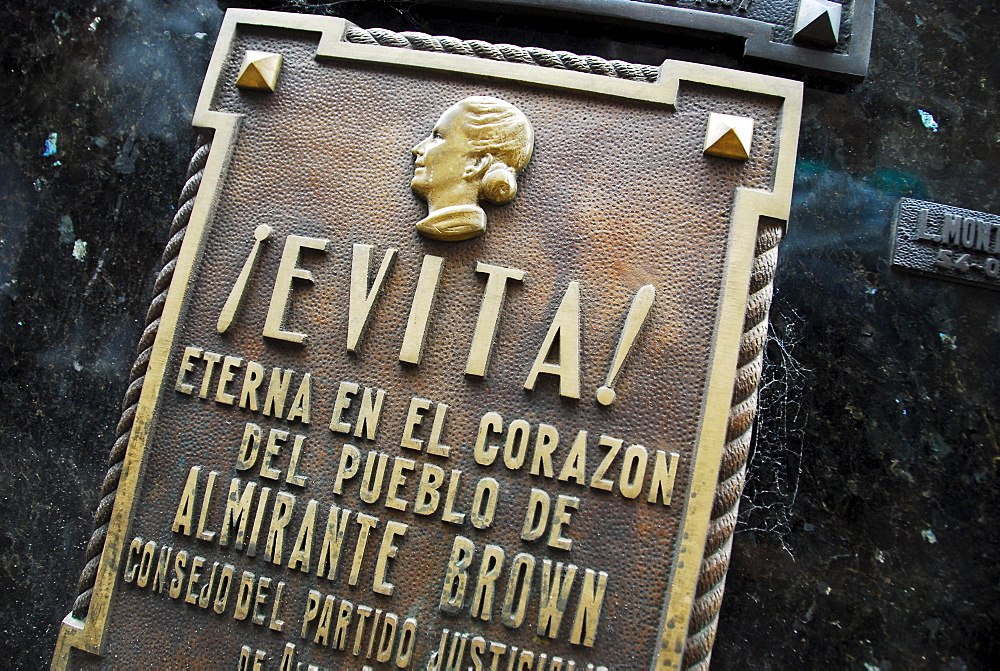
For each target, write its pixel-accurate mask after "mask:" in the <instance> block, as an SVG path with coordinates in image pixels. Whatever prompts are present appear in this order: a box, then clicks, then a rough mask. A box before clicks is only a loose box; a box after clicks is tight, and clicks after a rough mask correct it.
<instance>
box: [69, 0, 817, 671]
mask: <svg viewBox="0 0 1000 671" xmlns="http://www.w3.org/2000/svg"><path fill="white" fill-rule="evenodd" d="M346 30H347V24H346V22H344V21H343V20H340V19H332V18H319V17H302V16H288V15H279V14H272V13H256V12H246V11H232V12H230V13H229V14H228V15H227V19H226V22H225V24H224V26H223V30H222V35H221V36H220V39H219V42H218V47H217V49H216V52H215V56H214V58H213V61H212V65H211V66H210V70H209V74H208V76H207V78H206V84H205V88H204V89H203V92H202V97H201V99H200V101H199V105H198V109H197V112H196V116H195V123H196V125H199V126H202V127H205V128H208V129H212V130H214V133H215V136H214V140H213V144H212V151H211V154H210V155H209V156H208V158H207V162H206V163H205V167H204V178H203V179H202V181H201V186H200V189H199V192H198V196H197V198H196V200H195V201H194V209H193V210H192V212H191V219H190V222H189V224H188V227H187V233H186V234H185V236H184V243H183V247H182V248H181V250H180V254H179V256H178V258H177V262H176V267H175V268H174V269H173V273H174V274H173V280H172V283H171V290H170V293H169V295H168V297H167V299H166V302H165V304H164V307H163V313H162V316H161V319H160V323H159V329H158V332H157V337H156V343H155V345H154V346H153V350H152V353H151V356H150V362H149V369H148V371H147V373H146V378H145V382H144V385H143V392H142V399H141V401H140V404H139V407H138V409H137V411H136V415H135V425H134V427H133V430H132V434H131V439H130V444H129V448H128V453H127V455H126V457H125V461H124V465H123V469H122V474H121V480H120V484H119V486H118V495H117V500H116V503H115V508H114V512H113V514H112V519H111V524H110V526H109V529H108V534H107V540H106V544H105V547H104V552H103V555H102V557H101V562H100V571H99V573H98V574H97V579H96V583H95V586H94V588H93V596H92V598H91V601H90V604H89V610H88V611H87V615H86V619H85V620H80V619H76V618H73V617H69V618H67V620H66V621H65V623H64V626H63V630H62V632H61V636H60V642H59V646H58V648H57V651H56V655H55V659H54V665H55V666H57V667H64V666H72V667H74V668H76V667H84V668H86V667H91V666H92V667H102V666H111V665H115V666H119V667H122V668H135V667H144V666H150V665H157V666H160V667H182V666H183V667H197V666H216V665H231V664H237V665H238V666H240V668H255V665H256V664H259V665H261V667H262V668H279V667H281V665H282V664H287V665H288V666H287V667H285V668H296V667H295V665H296V664H298V663H300V662H301V663H304V664H311V665H316V666H317V667H319V668H360V667H361V666H363V665H368V666H372V667H373V668H375V667H382V668H391V667H396V668H446V667H447V668H451V667H452V666H453V665H454V666H456V667H458V666H460V667H462V668H464V667H465V666H466V665H468V664H474V663H475V661H474V656H476V657H478V658H479V659H481V660H482V662H483V663H484V664H491V663H492V661H493V660H497V663H498V664H501V665H502V666H503V667H504V668H506V667H508V666H510V665H513V668H529V667H530V668H545V669H554V668H590V667H591V666H592V667H593V668H600V667H605V668H647V667H656V668H678V667H680V666H681V664H682V659H683V655H684V645H685V637H686V634H687V629H688V627H687V624H688V620H689V618H690V616H691V602H692V600H693V599H694V598H695V594H696V582H697V581H698V578H699V572H700V571H701V568H702V567H701V558H702V553H703V551H704V548H705V546H706V533H707V530H708V523H709V519H710V517H711V516H712V514H713V511H712V508H713V497H714V495H715V492H716V484H717V478H718V474H719V472H720V462H721V459H722V455H723V445H724V444H725V442H726V441H727V440H728V439H729V438H728V437H727V427H729V426H730V404H731V400H732V399H733V395H734V372H735V371H736V369H737V366H738V365H740V366H742V365H743V364H744V363H745V362H742V361H738V353H740V351H741V343H740V336H741V333H742V332H743V326H744V313H745V310H746V307H747V298H748V287H749V286H751V276H750V275H751V264H752V262H753V260H754V255H755V251H754V248H755V243H758V226H762V227H772V224H773V222H774V220H784V219H785V218H787V212H788V206H789V197H790V188H791V170H792V167H793V164H794V149H795V143H796V138H797V126H798V117H799V105H800V96H801V88H800V86H799V85H797V84H794V83H791V82H787V81H784V80H779V79H774V78H767V77H759V76H753V75H746V74H742V73H734V72H729V71H724V70H720V69H718V68H711V67H706V66H693V65H690V64H683V63H676V62H667V63H665V64H664V65H663V66H662V68H661V73H660V80H659V81H658V82H656V83H640V82H632V81H622V80H615V79H611V78H607V77H599V76H594V75H587V74H582V73H575V72H565V71H559V70H555V69H548V68H542V67H537V66H533V65H526V64H509V63H497V62H492V61H485V60H483V59H477V58H470V57H465V56H453V55H447V54H435V53H417V52H410V51H404V50H399V49H393V48H387V47H381V46H365V45H352V44H347V43H345V42H344V41H343V36H344V34H345V31H346ZM247 52H255V53H254V55H252V57H251V58H249V59H247V57H246V54H247ZM258 54H280V56H281V58H280V59H274V58H273V57H272V56H267V55H265V56H258ZM261 58H263V59H270V60H269V62H270V63H274V62H275V61H277V63H278V65H277V68H278V69H279V70H280V72H273V74H274V75H275V76H274V77H271V78H268V77H265V76H264V74H265V73H263V72H259V73H258V74H260V75H261V79H262V80H264V81H265V82H270V83H271V84H272V85H268V86H249V87H247V86H240V85H239V80H240V79H242V76H243V75H245V74H246V64H247V62H250V63H253V62H257V61H259V60H260V59H261ZM470 96H477V97H478V96H486V97H488V98H490V99H501V100H504V101H508V102H509V103H510V105H512V106H515V107H516V109H518V110H520V111H521V112H522V113H523V115H524V116H525V117H526V118H528V119H530V121H531V125H532V127H533V128H534V154H533V156H532V157H531V162H530V163H527V159H525V161H524V162H525V163H527V165H526V166H525V165H520V166H515V165H510V164H509V163H507V162H506V161H504V163H506V164H507V165H508V166H509V167H510V168H511V169H513V170H521V174H520V175H518V187H517V188H518V190H519V192H520V195H519V196H518V197H517V198H516V199H514V200H512V201H511V202H509V203H507V204H505V205H501V206H494V205H490V204H487V205H486V206H485V207H484V211H485V212H486V214H487V216H488V217H489V219H490V226H489V228H488V230H487V231H486V232H485V233H483V234H482V235H479V236H478V237H475V238H473V239H470V240H464V241H438V240H434V239H429V238H427V237H425V236H423V235H421V234H420V233H419V232H418V231H417V230H415V229H414V226H413V222H415V221H418V220H420V219H422V218H423V216H424V215H423V212H424V207H425V206H424V203H423V201H422V200H421V199H420V198H419V197H418V196H417V195H416V194H415V193H413V191H412V190H411V182H412V181H414V180H415V175H414V172H413V168H414V155H413V154H412V153H411V149H412V148H414V147H415V146H419V145H418V143H419V142H420V140H421V138H424V137H426V136H427V135H428V134H430V133H432V132H433V128H434V126H435V123H436V122H437V121H438V118H439V116H440V113H441V110H442V109H445V108H448V107H449V106H450V105H452V104H453V103H454V102H455V101H461V100H465V99H467V98H469V97H470ZM713 114H717V115H725V116H726V117H729V118H730V119H731V120H730V123H732V124H734V126H733V127H732V128H730V130H732V137H729V139H725V140H724V141H723V145H725V146H726V147H728V151H727V152H722V153H721V155H720V153H719V152H716V153H715V154H713V153H712V152H709V151H708V149H709V148H710V147H712V146H716V145H717V144H718V143H719V141H720V140H723V139H724V138H727V137H728V133H729V131H726V130H724V131H722V134H721V135H718V137H716V134H717V133H716V131H717V130H718V129H717V128H716V129H715V131H713V127H712V124H711V123H710V121H709V120H710V118H711V115H713ZM732 119H744V120H745V119H752V120H753V123H752V125H750V124H746V123H744V122H739V123H737V122H736V121H732ZM717 120H718V119H717ZM737 128H738V129H739V130H736V129H737ZM748 128H751V129H752V130H748ZM747 132H750V133H752V138H748V137H746V133H747ZM734 142H735V143H736V144H735V145H733V143H734ZM733 146H738V147H739V148H740V149H741V152H735V153H734V150H733ZM490 151H492V152H493V153H490ZM487 154H488V155H489V156H490V157H491V158H490V159H489V160H486V161H484V162H485V163H490V164H491V165H492V164H494V163H496V162H497V161H499V160H500V159H501V158H502V157H500V156H499V152H498V150H497V149H496V148H495V147H493V148H492V150H490V149H488V150H487ZM419 161H420V157H419V152H418V156H417V166H418V167H420V166H419ZM476 165H478V159H477V160H474V161H472V163H470V167H472V168H473V170H472V172H471V173H470V176H471V177H475V178H476V179H478V173H477V171H476V169H475V166H476ZM423 167H425V168H426V165H425V166H423ZM487 170H488V166H487ZM464 174H465V173H464V170H463V171H461V174H460V176H464ZM426 176H427V175H426V174H424V175H422V177H426ZM473 204H474V203H473ZM765 222H766V223H765ZM736 387H737V391H738V392H739V391H741V390H740V389H739V380H737V384H736ZM743 391H745V390H743ZM560 665H561V666H560Z"/></svg>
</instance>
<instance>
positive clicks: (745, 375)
mask: <svg viewBox="0 0 1000 671" xmlns="http://www.w3.org/2000/svg"><path fill="white" fill-rule="evenodd" d="M346 37H347V41H348V42H353V43H355V44H377V45H381V46H388V47H395V48H399V49H416V50H420V51H436V52H441V53H448V54H456V55H461V56H471V57H476V58H487V59H490V60H495V61H505V62H510V63H525V64H529V65H539V66H541V67H549V68H557V69H564V70H574V71H577V72H586V73H590V74H596V75H602V76H606V77H617V78H621V79H630V80H634V81H645V82H655V81H656V80H657V78H658V77H659V68H657V67H654V66H651V65H637V64H634V63H628V62H626V61H620V60H606V59H603V58H599V57H597V56H580V55H577V54H573V53H570V52H568V51H549V50H548V49H541V48H538V47H519V46H516V45H512V44H490V43H489V42H483V41H481V40H459V39H457V38H454V37H447V36H432V35H428V34H426V33H419V32H403V33H397V32H393V31H390V30H384V29H380V28H373V29H370V30H366V29H363V28H358V27H357V26H353V25H350V26H349V27H348V29H347V35H346ZM211 146H212V145H211V140H210V139H208V138H204V139H203V140H202V141H201V142H200V144H199V147H198V149H197V150H196V151H195V153H194V156H193V157H192V158H191V163H190V165H189V167H188V179H187V182H186V183H185V185H184V188H183V189H182V191H181V196H180V199H179V204H178V208H177V213H176V214H175V215H174V219H173V223H172V225H171V227H170V240H169V242H167V246H166V249H165V250H164V253H163V260H162V269H161V270H160V273H159V275H158V276H157V278H156V283H155V285H154V289H153V291H154V294H155V298H153V301H152V303H151V304H150V307H149V311H148V312H147V313H146V329H145V331H144V332H143V334H142V338H141V339H140V340H139V347H138V350H139V353H138V357H137V358H136V361H135V363H134V364H133V366H132V371H131V373H130V376H129V386H128V390H127V391H126V392H125V399H124V401H123V404H122V405H123V411H122V416H121V419H120V420H119V422H118V428H117V438H116V440H115V443H114V446H113V447H112V448H111V455H110V457H109V467H108V472H107V475H106V476H105V479H104V485H103V487H102V489H101V502H100V504H98V507H97V512H96V514H95V516H94V532H93V534H92V535H91V538H90V543H89V544H88V545H87V555H86V562H87V563H86V566H85V567H84V569H83V574H82V575H81V576H80V583H79V596H78V597H77V598H76V602H75V603H74V605H73V616H74V617H76V618H79V619H83V618H85V617H86V616H87V612H88V610H89V608H90V599H91V596H92V595H93V589H94V580H95V578H96V576H97V569H98V566H99V565H100V559H101V553H102V552H103V550H104V543H105V540H106V538H107V531H108V522H109V521H110V519H111V510H112V507H113V504H114V501H115V495H116V494H117V491H118V481H119V478H120V476H121V469H122V463H123V461H124V459H125V449H126V447H127V446H128V441H129V436H130V435H131V431H132V424H133V421H134V419H135V412H136V408H137V406H138V402H139V396H140V395H141V393H142V385H143V382H144V380H145V374H146V367H147V366H148V364H149V356H150V353H151V351H152V346H153V340H154V339H155V337H156V332H157V329H158V328H159V324H160V315H161V314H162V312H163V305H164V303H165V302H166V297H167V288H168V287H169V286H170V280H171V278H172V277H173V272H174V268H175V267H176V264H177V255H178V253H179V252H180V247H181V243H182V242H183V240H184V233H185V231H186V230H187V224H188V221H189V220H190V218H191V210H192V209H193V207H194V198H195V195H196V194H197V192H198V187H199V186H200V185H201V179H202V176H203V175H204V168H205V162H206V161H207V159H208V154H209V151H210V149H211ZM782 234H783V227H782V224H781V223H780V222H776V221H772V220H768V221H765V222H762V223H761V225H760V227H759V228H758V232H757V241H756V246H755V249H754V260H753V269H752V271H751V278H750V295H749V298H748V300H747V309H746V314H745V317H744V322H743V333H742V335H741V337H740V352H739V360H738V367H737V372H736V380H735V384H734V386H733V398H732V403H731V408H730V412H729V423H728V426H727V431H726V445H725V448H724V450H723V456H722V464H721V466H720V469H719V481H718V485H717V487H716V492H715V499H714V501H713V505H712V517H711V522H710V524H709V529H708V537H707V540H706V543H705V556H704V559H703V560H702V565H701V570H700V572H699V575H698V584H697V589H696V592H695V600H694V604H693V606H692V609H691V620H690V624H689V626H688V638H687V641H686V643H685V646H684V667H685V668H686V669H692V670H695V671H703V670H705V669H707V668H708V666H709V663H710V661H711V656H712V644H713V643H714V642H715V634H716V630H717V627H718V623H719V608H720V606H721V604H722V595H723V592H724V590H725V581H726V572H727V571H728V569H729V559H730V556H731V553H732V543H733V532H734V531H735V528H736V518H737V513H738V510H739V502H740V497H741V496H742V494H743V486H744V482H745V478H746V462H747V456H748V454H749V450H750V437H751V433H752V430H753V423H754V419H755V417H756V415H757V385H758V383H759V382H760V374H761V365H762V360H763V351H764V344H765V342H766V340H767V315H768V310H769V309H770V306H771V298H772V296H773V291H774V285H773V280H774V271H775V266H776V264H777V258H778V243H779V242H780V241H781V237H782Z"/></svg>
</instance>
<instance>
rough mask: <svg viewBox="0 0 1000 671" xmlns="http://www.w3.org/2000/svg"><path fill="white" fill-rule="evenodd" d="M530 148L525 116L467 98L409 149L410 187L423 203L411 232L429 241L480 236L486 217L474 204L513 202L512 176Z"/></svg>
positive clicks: (497, 103)
mask: <svg viewBox="0 0 1000 671" xmlns="http://www.w3.org/2000/svg"><path fill="white" fill-rule="evenodd" d="M533 148H534V131H533V130H532V128H531V123H530V122H529V121H528V117H526V116H525V115H524V113H523V112H522V111H521V110H519V109H518V108H517V107H515V106H514V105H512V104H510V103H509V102H507V101H505V100H501V99H500V98H493V97H489V96H471V97H468V98H465V99H463V100H460V101H459V102H457V103H455V104H454V105H452V106H451V107H449V108H448V109H447V110H445V112H444V114H442V115H441V118H440V119H438V121H437V123H436V124H435V125H434V130H433V131H431V134H430V135H429V136H427V137H426V138H424V140H422V141H421V142H420V143H419V144H417V146H415V147H414V148H413V150H412V151H413V155H414V157H415V161H414V170H413V180H412V181H411V182H410V186H411V187H412V188H413V190H414V191H415V192H416V193H417V194H419V195H420V196H422V197H423V198H424V200H426V201H427V216H426V217H425V218H423V219H421V220H420V221H418V222H417V230H418V231H420V232H421V233H422V234H423V235H426V236H427V237H429V238H434V239H435V240H449V241H458V240H468V239H470V238H474V237H476V236H477V235H481V234H482V233H483V232H484V231H485V230H486V212H485V211H484V210H483V208H481V207H479V201H480V200H485V201H487V202H490V203H494V204H496V205H502V204H504V203H509V202H510V201H511V200H513V199H514V196H515V195H517V175H518V173H519V172H520V171H521V170H523V169H524V167H525V166H526V165H527V164H528V161H529V160H530V159H531V152H532V149H533Z"/></svg>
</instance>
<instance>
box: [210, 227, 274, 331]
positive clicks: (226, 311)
mask: <svg viewBox="0 0 1000 671" xmlns="http://www.w3.org/2000/svg"><path fill="white" fill-rule="evenodd" d="M253 237H254V243H253V249H251V250H250V255H249V256H247V260H246V261H244V263H243V270H241V271H240V276H239V277H237V278H236V284H234V285H233V290H232V291H231V292H229V298H227V299H226V304H225V305H223V306H222V312H221V313H220V314H219V323H218V324H216V326H215V328H216V330H217V331H218V332H219V333H225V332H226V331H227V330H228V329H229V326H230V325H231V324H232V323H233V317H235V316H236V311H237V310H239V309H240V303H241V302H243V294H244V292H245V291H246V288H247V282H248V281H250V273H252V272H253V268H254V266H255V265H257V257H258V256H260V247H261V243H263V242H264V241H265V240H267V239H268V238H270V237H271V227H270V226H268V225H267V224H261V225H260V226H258V227H257V228H256V229H255V230H254V232H253Z"/></svg>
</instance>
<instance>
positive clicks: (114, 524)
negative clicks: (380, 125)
mask: <svg viewBox="0 0 1000 671" xmlns="http://www.w3.org/2000/svg"><path fill="white" fill-rule="evenodd" d="M239 25H258V26H269V27H277V28H284V29H290V30H301V31H307V32H313V33H320V40H319V45H318V47H317V50H316V56H317V57H318V58H321V57H326V58H336V59H344V60H354V61H367V62H378V63H385V64H391V65H392V66H393V67H413V68H422V69H427V70H437V71H447V72H459V73H465V74H470V75H479V76H483V77H492V78H497V79H505V80H515V81H522V82H527V83H532V84H536V85H541V86H548V87H554V88H561V89H574V90H586V91H590V92H593V93H598V94H604V95H609V96H614V97H621V98H629V99H634V100H645V101H650V102H655V103H661V104H664V105H668V106H673V105H674V103H675V101H676V99H677V91H678V87H679V85H680V82H681V81H686V82H693V83H701V84H709V85H712V86H718V87H723V88H732V89H737V90H741V91H748V92H752V93H759V94H763V95H767V96H773V97H775V98H778V99H782V100H783V101H784V103H783V105H782V109H781V114H780V119H779V131H778V146H777V148H776V152H777V157H776V165H775V171H774V184H773V185H772V189H771V190H770V191H762V190H756V189H746V188H739V189H737V193H736V197H735V203H734V207H733V219H732V222H733V225H732V227H731V232H730V240H729V244H730V253H729V255H728V260H727V264H726V268H725V275H724V278H723V296H722V301H721V307H720V310H719V314H718V320H719V322H718V324H719V328H718V333H717V337H716V341H715V343H714V345H713V347H712V350H711V354H710V357H711V359H710V367H709V372H708V379H707V385H708V393H707V394H706V397H705V402H704V406H703V409H702V419H701V425H700V428H699V438H698V446H697V452H696V459H695V462H694V471H693V473H692V478H691V483H692V484H691V491H690V493H689V497H688V503H687V506H686V509H685V511H684V516H683V519H682V526H681V529H680V532H679V538H680V539H681V544H680V548H679V552H678V561H677V563H676V569H675V570H674V574H673V576H672V578H671V581H670V585H671V587H670V591H669V594H668V596H667V603H666V607H665V611H664V616H663V624H662V627H661V635H660V646H659V655H658V657H657V659H656V661H655V663H654V664H653V666H652V668H655V669H678V668H680V666H681V664H682V661H683V655H684V641H685V638H686V635H687V626H688V620H689V618H690V611H691V604H692V602H693V600H694V594H695V587H696V582H697V579H698V572H699V570H700V567H701V560H702V555H703V553H704V547H705V538H706V535H707V532H708V524H709V521H710V517H711V510H712V499H713V497H714V493H715V487H716V480H717V477H718V472H719V464H720V460H721V456H722V449H723V446H724V444H725V437H726V435H725V434H726V425H727V422H728V418H729V402H730V399H731V396H732V386H733V376H734V372H735V370H736V364H737V355H738V352H739V341H740V334H741V327H742V324H743V313H744V309H745V306H746V300H747V291H748V287H749V279H750V267H751V264H752V261H753V250H754V240H755V237H756V231H757V223H758V218H759V217H761V216H766V217H772V218H775V219H780V220H787V218H788V210H789V207H790V203H791V191H792V177H793V170H794V166H795V150H796V145H797V143H798V128H799V120H800V116H801V108H802V85H801V84H800V83H799V82H793V81H789V80H784V79H779V78H776V77H767V76H764V75H756V74H751V73H744V72H738V71H731V70H725V69H723V68H717V67H713V66H709V65H699V64H694V63H684V62H679V61H665V62H664V63H663V65H662V66H661V67H660V78H659V81H658V82H657V83H655V84H649V83H644V82H634V81H628V80H622V79H614V78H611V77H605V76H601V75H591V74H585V73H579V72H570V71H567V70H556V69H553V68H545V67H539V66H535V65H525V64H519V63H505V62H498V61H491V60H487V59H482V58H473V57H467V56H456V55H451V54H442V53H433V52H426V51H418V50H408V49H397V48H393V47H383V46H374V45H359V44H351V43H348V42H346V41H345V36H346V31H347V22H346V21H345V20H344V19H341V18H336V17H327V16H314V15H306V14H284V13H279V12H267V11H254V10H246V9H230V10H229V11H227V12H226V16H225V19H224V20H223V23H222V28H221V30H220V33H219V39H218V41H217V42H216V45H215V51H214V52H213V54H212V59H211V61H210V63H209V66H208V72H207V73H206V75H205V82H204V84H203V86H202V90H201V94H200V96H199V98H198V105H197V108H196V111H195V114H194V125H195V126H198V127H201V128H208V129H214V131H215V137H214V140H213V144H212V150H211V153H210V154H209V157H208V163H207V164H206V166H205V173H204V178H203V180H202V183H201V187H200V188H199V190H198V197H197V199H196V200H195V205H194V209H193V211H192V214H191V220H190V223H189V224H188V230H187V233H186V234H185V236H184V244H183V245H182V247H181V251H180V254H179V256H178V259H177V267H176V270H175V271H174V276H173V279H172V281H171V287H170V292H169V294H168V296H167V301H166V304H165V306H164V308H163V315H162V317H161V319H160V326H159V331H158V333H157V335H156V341H155V343H154V345H153V351H152V356H151V358H150V362H149V368H148V371H147V373H146V379H145V383H144V384H143V390H142V396H141V398H140V401H139V407H138V411H137V413H136V418H135V424H134V427H133V429H132V434H131V437H130V440H129V445H128V451H127V453H126V455H125V461H124V464H123V468H122V474H121V481H120V484H119V487H118V495H117V498H116V500H115V505H114V510H113V512H112V516H111V521H110V523H109V526H108V534H107V540H106V541H105V546H104V552H103V554H102V555H101V562H100V568H99V569H98V575H97V580H96V582H95V585H94V592H93V596H92V598H91V603H90V611H89V613H88V615H87V619H86V620H84V621H81V620H78V619H76V618H74V617H73V616H72V615H68V616H67V617H66V619H64V620H63V624H62V626H61V628H60V631H59V638H58V642H57V644H56V649H55V653H54V655H53V659H52V668H53V669H64V668H67V667H68V665H69V663H70V651H71V648H77V649H79V650H83V651H86V652H89V653H91V654H96V655H99V654H101V650H102V648H103V644H104V635H105V631H106V626H107V618H108V611H109V608H110V605H111V600H112V597H113V595H114V590H115V580H116V577H117V575H118V566H119V563H120V561H121V555H122V549H123V547H124V542H125V539H126V538H127V533H128V527H129V521H130V517H131V512H132V509H133V507H134V504H135V493H136V490H137V487H138V483H139V480H140V478H141V476H142V472H143V467H144V461H145V459H144V457H145V450H146V443H147V440H148V438H149V434H150V428H151V425H152V421H153V416H154V411H155V409H156V406H157V402H158V399H159V395H160V392H161V390H162V382H163V378H164V373H165V370H166V365H167V356H168V355H169V352H170V349H171V347H172V345H173V339H174V332H175V329H176V327H177V321H178V317H179V315H180V312H181V308H182V306H183V302H184V299H185V289H186V287H187V284H188V281H189V279H190V277H191V273H192V270H193V267H194V263H195V260H196V259H197V257H198V251H199V249H200V247H201V244H202V240H203V237H204V233H205V228H206V226H207V224H208V222H209V221H210V220H211V216H212V212H213V210H214V208H215V201H216V197H217V194H218V190H219V187H220V182H221V180H222V178H223V175H224V173H225V170H226V166H227V164H228V162H229V157H230V155H231V153H232V149H233V144H234V142H235V138H236V129H237V127H238V124H239V121H240V118H239V117H238V116H237V115H233V114H229V113H224V112H216V111H212V110H211V109H210V106H211V103H212V100H213V99H214V96H215V90H216V86H217V83H218V81H219V79H220V75H221V73H222V68H223V66H224V64H225V62H226V61H227V59H228V56H229V52H230V48H231V45H232V43H233V40H234V38H235V35H236V30H237V26H239Z"/></svg>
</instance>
